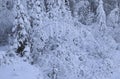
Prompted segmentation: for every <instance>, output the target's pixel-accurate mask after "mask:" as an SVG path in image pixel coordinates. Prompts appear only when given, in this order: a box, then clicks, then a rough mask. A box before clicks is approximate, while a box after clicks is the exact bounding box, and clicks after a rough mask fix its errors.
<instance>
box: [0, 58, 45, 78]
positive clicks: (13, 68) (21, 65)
mask: <svg viewBox="0 0 120 79" xmlns="http://www.w3.org/2000/svg"><path fill="white" fill-rule="evenodd" d="M0 79H43V78H42V75H41V73H40V71H39V68H36V67H34V66H32V65H30V64H29V63H27V62H23V61H21V60H15V61H13V63H11V64H9V65H2V66H0Z"/></svg>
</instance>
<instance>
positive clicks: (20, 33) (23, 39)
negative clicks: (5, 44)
mask: <svg viewBox="0 0 120 79" xmlns="http://www.w3.org/2000/svg"><path fill="white" fill-rule="evenodd" d="M15 10H16V17H15V22H14V27H13V29H12V32H13V37H14V45H13V48H14V49H15V51H16V53H18V54H20V56H23V55H24V54H27V53H26V52H30V49H29V47H30V44H29V40H30V38H29V32H30V24H29V21H28V17H27V14H26V12H25V9H24V7H23V5H22V4H21V1H20V0H17V1H16V4H15Z"/></svg>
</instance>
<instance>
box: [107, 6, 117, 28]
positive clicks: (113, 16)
mask: <svg viewBox="0 0 120 79" xmlns="http://www.w3.org/2000/svg"><path fill="white" fill-rule="evenodd" d="M118 24H119V7H118V4H116V7H115V9H113V10H112V11H111V12H110V14H109V15H108V18H107V25H108V26H109V27H112V28H116V27H117V26H118Z"/></svg>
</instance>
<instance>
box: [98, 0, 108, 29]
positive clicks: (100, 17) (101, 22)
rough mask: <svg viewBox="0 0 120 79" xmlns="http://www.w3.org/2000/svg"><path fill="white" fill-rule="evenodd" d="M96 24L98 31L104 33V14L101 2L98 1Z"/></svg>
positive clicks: (100, 0)
mask: <svg viewBox="0 0 120 79" xmlns="http://www.w3.org/2000/svg"><path fill="white" fill-rule="evenodd" d="M96 20H97V23H98V24H99V27H98V28H99V30H100V31H105V29H106V14H105V11H104V7H103V1H102V0H99V5H98V8H97V18H96Z"/></svg>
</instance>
